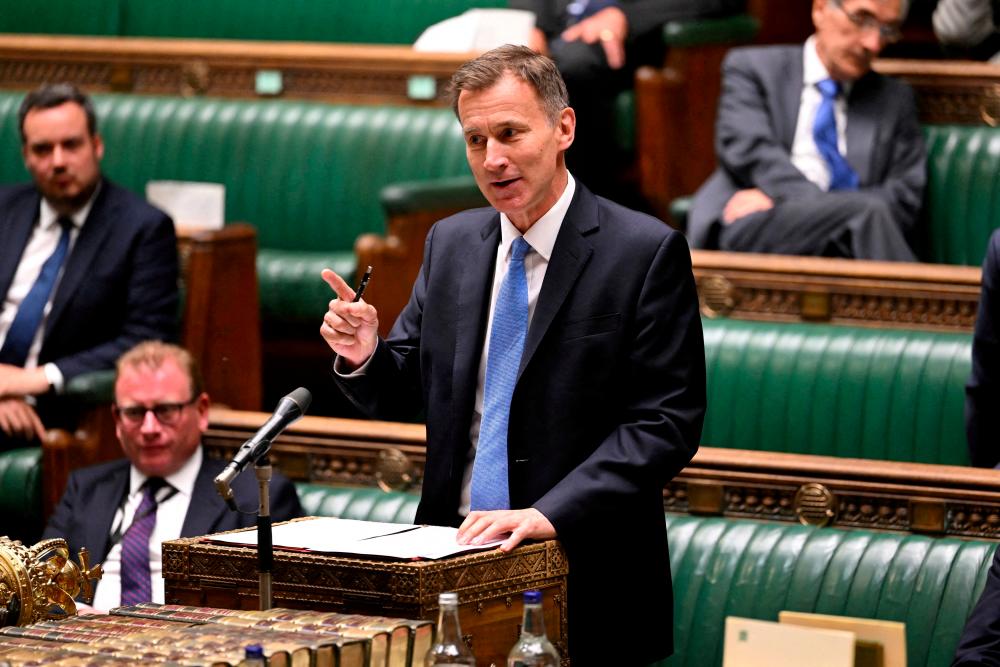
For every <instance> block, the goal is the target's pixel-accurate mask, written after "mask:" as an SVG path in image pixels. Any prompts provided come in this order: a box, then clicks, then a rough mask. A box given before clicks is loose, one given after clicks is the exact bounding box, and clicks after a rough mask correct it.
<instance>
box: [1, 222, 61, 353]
mask: <svg viewBox="0 0 1000 667" xmlns="http://www.w3.org/2000/svg"><path fill="white" fill-rule="evenodd" d="M58 222H59V225H60V226H61V227H62V234H61V235H60V236H59V242H58V244H57V245H56V249H55V251H54V252H53V253H52V254H51V255H49V258H48V259H47V260H45V263H44V264H42V270H41V271H39V272H38V277H37V278H36V279H35V284H34V285H32V286H31V289H30V290H28V294H27V295H26V296H25V297H24V301H22V302H21V305H20V306H19V307H18V309H17V314H16V315H15V316H14V321H13V322H11V325H10V329H8V331H7V337H6V338H5V339H4V341H3V347H2V348H0V363H4V364H12V365H14V366H24V362H25V360H26V359H27V358H28V350H30V349H31V343H32V341H34V340H35V333H36V332H37V331H38V327H40V326H41V325H42V317H43V315H44V314H45V304H47V303H48V302H49V296H50V295H51V294H52V288H53V287H54V286H55V284H56V278H57V277H59V269H61V268H62V265H63V261H64V260H65V259H66V252H67V251H68V250H69V234H70V230H71V229H72V228H73V221H72V220H70V219H69V218H67V217H61V218H59V220H58Z"/></svg>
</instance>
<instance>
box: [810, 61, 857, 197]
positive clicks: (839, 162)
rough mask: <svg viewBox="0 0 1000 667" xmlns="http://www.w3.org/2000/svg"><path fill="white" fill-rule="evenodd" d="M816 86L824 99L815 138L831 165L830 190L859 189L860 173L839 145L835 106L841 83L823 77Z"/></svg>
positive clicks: (824, 157)
mask: <svg viewBox="0 0 1000 667" xmlns="http://www.w3.org/2000/svg"><path fill="white" fill-rule="evenodd" d="M816 86H817V87H818V88H819V92H820V93H821V94H822V95H823V101H822V102H820V105H819V109H817V111H816V120H815V122H814V123H813V140H814V141H815V142H816V148H818V149H819V152H820V155H822V156H823V159H824V160H826V163H827V165H828V166H829V167H830V190H857V189H858V175H857V174H856V173H854V170H853V169H851V165H850V164H848V162H847V160H846V159H844V156H843V155H841V154H840V149H839V148H838V147H837V119H836V117H835V116H834V114H833V107H834V102H835V101H836V99H837V95H838V94H839V93H840V84H839V83H838V82H836V81H834V80H833V79H823V80H822V81H820V82H819V83H817V84H816Z"/></svg>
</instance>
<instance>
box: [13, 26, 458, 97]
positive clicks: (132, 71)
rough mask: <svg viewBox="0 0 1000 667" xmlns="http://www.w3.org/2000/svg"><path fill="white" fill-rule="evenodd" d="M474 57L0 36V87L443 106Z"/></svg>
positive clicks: (314, 46)
mask: <svg viewBox="0 0 1000 667" xmlns="http://www.w3.org/2000/svg"><path fill="white" fill-rule="evenodd" d="M473 55H474V54H469V53H427V52H418V51H414V50H413V49H412V48H410V47H409V46H403V45H370V44H324V43H317V42H277V41H243V40H213V39H171V38H139V37H67V36H56V35H12V34H0V87H4V88H13V89H31V88H34V87H36V86H38V85H41V84H42V83H44V82H46V81H56V80H70V81H74V82H76V83H78V84H80V85H81V86H83V87H84V88H85V89H86V90H87V91H88V92H91V93H97V92H114V93H140V94H153V95H182V96H194V95H211V96H216V97H243V98H248V97H250V98H252V97H287V98H290V99H305V100H322V101H326V102H342V103H353V104H426V105H433V106H447V104H448V101H447V85H448V82H449V80H450V79H451V75H452V73H453V72H454V71H455V70H456V69H457V68H458V66H459V65H461V64H462V63H464V62H465V61H467V60H469V59H470V58H471V57H473ZM258 75H263V76H265V77H269V78H271V79H272V80H273V79H274V78H278V79H280V83H281V86H280V90H279V91H277V92H270V93H263V94H262V93H260V92H258V88H257V81H258ZM411 77H420V81H419V83H421V84H423V87H427V86H428V85H429V84H430V83H433V86H432V89H431V90H430V95H429V98H428V99H424V98H423V97H422V96H421V97H420V98H419V99H415V98H413V97H411V96H410V94H409V86H410V83H411ZM425 92H426V91H425Z"/></svg>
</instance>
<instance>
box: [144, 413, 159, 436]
mask: <svg viewBox="0 0 1000 667" xmlns="http://www.w3.org/2000/svg"><path fill="white" fill-rule="evenodd" d="M159 430H160V420H159V419H157V418H156V414H155V413H154V412H153V411H152V410H146V414H144V415H143V416H142V432H143V433H156V432H157V431H159Z"/></svg>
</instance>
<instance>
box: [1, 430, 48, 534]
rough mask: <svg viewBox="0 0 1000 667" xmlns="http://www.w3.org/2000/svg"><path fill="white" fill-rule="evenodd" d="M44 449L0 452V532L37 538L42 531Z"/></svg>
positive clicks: (33, 448) (28, 448)
mask: <svg viewBox="0 0 1000 667" xmlns="http://www.w3.org/2000/svg"><path fill="white" fill-rule="evenodd" d="M41 522H42V450H41V448H40V447H26V448H24V449H9V450H6V451H3V452H0V535H8V536H12V537H15V538H17V539H21V540H27V541H30V540H34V539H37V538H38V536H39V535H41V532H42V525H41Z"/></svg>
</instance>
